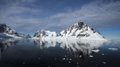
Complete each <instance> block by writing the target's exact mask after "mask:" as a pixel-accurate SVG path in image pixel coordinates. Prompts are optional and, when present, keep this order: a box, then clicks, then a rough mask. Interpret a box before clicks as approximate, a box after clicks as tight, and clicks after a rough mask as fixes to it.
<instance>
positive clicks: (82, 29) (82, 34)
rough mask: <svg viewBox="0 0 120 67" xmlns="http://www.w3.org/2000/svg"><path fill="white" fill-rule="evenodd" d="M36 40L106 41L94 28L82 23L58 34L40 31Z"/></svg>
mask: <svg viewBox="0 0 120 67" xmlns="http://www.w3.org/2000/svg"><path fill="white" fill-rule="evenodd" d="M34 38H42V39H88V40H105V38H104V37H103V36H102V35H101V34H100V33H99V32H97V31H95V30H94V29H93V28H91V27H89V26H88V25H86V24H84V23H83V22H82V21H79V22H78V23H76V24H74V25H72V26H69V27H68V28H67V29H65V30H63V31H61V32H60V34H56V33H55V32H50V31H44V30H42V31H38V32H37V33H35V35H34Z"/></svg>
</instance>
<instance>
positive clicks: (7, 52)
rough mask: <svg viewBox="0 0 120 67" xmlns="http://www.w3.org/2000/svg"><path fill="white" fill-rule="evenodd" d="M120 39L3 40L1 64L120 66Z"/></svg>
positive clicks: (20, 66)
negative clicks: (107, 40)
mask: <svg viewBox="0 0 120 67" xmlns="http://www.w3.org/2000/svg"><path fill="white" fill-rule="evenodd" d="M119 65H120V40H112V41H110V42H102V41H88V40H86V41H78V40H77V41H75V40H74V41H68V40H66V41H53V40H47V41H42V40H32V39H20V40H16V39H4V40H0V67H119Z"/></svg>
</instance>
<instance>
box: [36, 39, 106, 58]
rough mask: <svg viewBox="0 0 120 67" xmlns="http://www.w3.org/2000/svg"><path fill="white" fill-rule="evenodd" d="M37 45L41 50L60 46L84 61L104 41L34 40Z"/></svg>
mask: <svg viewBox="0 0 120 67" xmlns="http://www.w3.org/2000/svg"><path fill="white" fill-rule="evenodd" d="M34 43H35V45H37V46H39V47H40V48H41V49H43V48H49V47H55V46H56V45H60V47H61V48H63V49H64V50H67V51H68V53H70V54H71V55H73V56H75V57H77V58H81V59H83V58H84V56H88V55H89V54H91V53H92V52H93V51H92V50H96V49H97V48H99V47H101V46H102V45H103V44H104V41H93V40H82V41H78V40H73V41H69V40H64V41H54V40H46V41H45V40H44V41H42V40H34Z"/></svg>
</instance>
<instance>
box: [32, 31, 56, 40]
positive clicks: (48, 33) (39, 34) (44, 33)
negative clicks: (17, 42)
mask: <svg viewBox="0 0 120 67" xmlns="http://www.w3.org/2000/svg"><path fill="white" fill-rule="evenodd" d="M34 37H36V38H42V37H57V33H56V32H51V31H46V30H41V31H37V33H35V34H34Z"/></svg>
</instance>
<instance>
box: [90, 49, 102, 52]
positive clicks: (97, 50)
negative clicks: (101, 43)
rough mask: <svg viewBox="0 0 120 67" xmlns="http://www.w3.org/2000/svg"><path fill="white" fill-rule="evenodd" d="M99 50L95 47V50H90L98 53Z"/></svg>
mask: <svg viewBox="0 0 120 67" xmlns="http://www.w3.org/2000/svg"><path fill="white" fill-rule="evenodd" d="M99 51H100V50H99V49H96V50H92V52H95V53H98V52H99Z"/></svg>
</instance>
